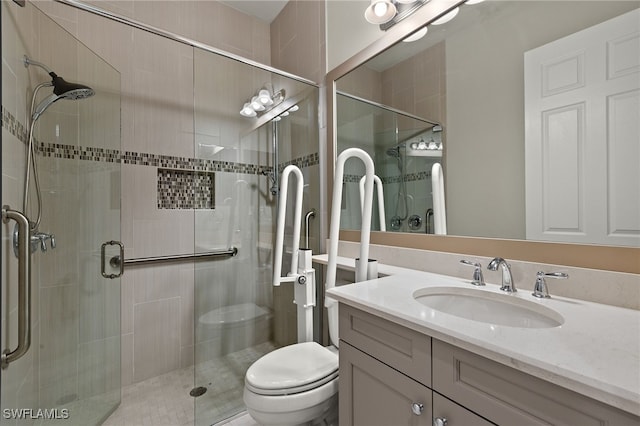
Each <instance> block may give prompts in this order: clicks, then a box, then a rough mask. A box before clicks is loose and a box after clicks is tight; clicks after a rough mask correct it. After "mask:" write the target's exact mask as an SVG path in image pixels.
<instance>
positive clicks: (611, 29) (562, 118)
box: [524, 9, 640, 246]
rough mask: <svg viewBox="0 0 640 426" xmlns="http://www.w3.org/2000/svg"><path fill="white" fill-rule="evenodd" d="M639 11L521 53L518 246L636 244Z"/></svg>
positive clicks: (639, 209) (639, 240)
mask: <svg viewBox="0 0 640 426" xmlns="http://www.w3.org/2000/svg"><path fill="white" fill-rule="evenodd" d="M639 27H640V10H638V9H636V10H634V11H632V12H629V13H626V14H624V15H621V16H619V17H616V18H613V19H611V20H609V21H606V22H604V23H601V24H598V25H595V26H593V27H590V28H587V29H585V30H583V31H579V32H577V33H575V34H572V35H570V36H567V37H564V38H562V39H559V40H556V41H554V42H552V43H549V44H547V45H544V46H542V47H539V48H536V49H533V50H530V51H528V52H526V53H525V58H524V60H525V120H526V123H525V132H526V135H525V147H526V148H525V149H526V151H525V153H526V155H525V158H526V162H525V164H526V224H527V239H534V240H546V241H564V242H576V243H596V244H608V245H626V246H640V124H639V123H640V28H639Z"/></svg>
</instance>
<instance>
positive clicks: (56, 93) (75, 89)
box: [23, 56, 95, 121]
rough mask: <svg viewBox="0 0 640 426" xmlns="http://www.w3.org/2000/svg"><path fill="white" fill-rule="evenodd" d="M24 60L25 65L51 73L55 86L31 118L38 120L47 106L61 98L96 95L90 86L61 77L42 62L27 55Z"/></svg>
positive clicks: (71, 98)
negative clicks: (70, 81)
mask: <svg viewBox="0 0 640 426" xmlns="http://www.w3.org/2000/svg"><path fill="white" fill-rule="evenodd" d="M23 60H24V66H25V67H28V66H29V65H35V66H37V67H40V68H42V69H43V70H45V71H46V72H47V73H48V74H49V76H51V84H50V85H51V86H53V94H51V95H49V96H47V97H46V98H45V99H43V100H42V101H41V102H40V103H39V104H38V106H36V107H35V109H34V111H33V115H32V116H31V119H32V120H33V121H36V120H37V119H38V118H39V117H40V116H41V115H42V113H43V112H44V111H45V110H46V109H47V108H49V107H50V106H51V105H52V104H53V103H54V102H56V101H58V100H60V99H70V100H76V99H84V98H88V97H90V96H93V95H95V92H94V91H93V89H92V88H90V87H89V86H85V85H84V84H79V83H69V82H68V81H66V80H65V79H63V78H62V77H59V76H58V75H57V74H56V73H55V72H53V71H52V70H51V69H50V68H49V67H47V66H46V65H44V64H42V63H40V62H37V61H34V60H32V59H30V58H29V57H27V56H25V57H24V59H23Z"/></svg>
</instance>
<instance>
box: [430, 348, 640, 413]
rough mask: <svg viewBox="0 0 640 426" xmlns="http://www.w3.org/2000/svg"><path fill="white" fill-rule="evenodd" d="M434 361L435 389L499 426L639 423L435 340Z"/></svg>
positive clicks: (553, 386) (578, 396) (514, 370)
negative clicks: (500, 425) (499, 425)
mask: <svg viewBox="0 0 640 426" xmlns="http://www.w3.org/2000/svg"><path fill="white" fill-rule="evenodd" d="M432 356H433V358H432V365H433V366H432V369H433V389H435V390H437V391H438V392H440V393H441V394H443V395H446V396H447V397H449V398H451V399H453V400H454V401H456V402H458V403H460V404H462V405H464V406H465V407H467V408H469V409H470V410H473V411H474V412H476V413H478V414H480V415H482V416H484V417H486V418H488V419H490V420H491V421H493V422H495V423H497V424H502V425H520V426H529V425H536V426H537V425H550V424H552V425H558V426H560V425H566V426H575V425H580V426H589V425H593V426H596V425H598V426H602V425H612V426H613V425H615V426H618V425H620V426H625V425H629V426H631V425H634V426H638V425H640V419H639V418H638V417H635V416H632V415H630V414H627V413H625V412H623V411H621V410H618V409H616V408H613V407H611V406H608V405H605V404H602V403H600V402H598V401H595V400H593V399H591V398H588V397H586V396H584V395H581V394H578V393H576V392H573V391H570V390H568V389H566V388H563V387H560V386H557V385H554V384H552V383H550V382H547V381H545V380H541V379H538V378H536V377H533V376H531V375H529V374H526V373H523V372H521V371H518V370H516V369H513V368H510V367H507V366H505V365H503V364H500V363H497V362H495V361H491V360H489V359H487V358H484V357H482V356H479V355H476V354H474V353H472V352H468V351H465V350H463V349H460V348H458V347H455V346H452V345H449V344H447V343H444V342H441V341H439V340H435V339H434V340H433V352H432ZM449 424H450V425H451V426H453V425H452V423H449Z"/></svg>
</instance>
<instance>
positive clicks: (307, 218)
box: [304, 209, 316, 248]
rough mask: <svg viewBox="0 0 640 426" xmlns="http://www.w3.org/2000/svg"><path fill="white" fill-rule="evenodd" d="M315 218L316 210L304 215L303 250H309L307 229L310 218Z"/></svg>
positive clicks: (308, 230)
mask: <svg viewBox="0 0 640 426" xmlns="http://www.w3.org/2000/svg"><path fill="white" fill-rule="evenodd" d="M314 217H316V209H311V210H309V211H308V212H307V214H305V215H304V242H305V248H311V247H310V246H309V233H310V229H309V221H310V220H311V218H314Z"/></svg>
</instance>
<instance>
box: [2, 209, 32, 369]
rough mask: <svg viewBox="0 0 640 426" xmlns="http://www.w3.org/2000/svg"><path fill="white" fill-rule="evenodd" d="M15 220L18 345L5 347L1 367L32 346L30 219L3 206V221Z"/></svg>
mask: <svg viewBox="0 0 640 426" xmlns="http://www.w3.org/2000/svg"><path fill="white" fill-rule="evenodd" d="M9 220H15V221H16V222H17V224H18V346H17V347H16V348H15V349H14V350H13V351H12V350H9V349H5V350H4V351H3V352H2V355H1V357H0V367H1V368H2V369H5V368H7V367H9V364H10V363H12V362H13V361H16V360H17V359H19V358H20V357H22V356H23V355H24V354H25V353H27V351H28V350H29V347H30V346H31V253H30V251H29V249H30V242H31V231H30V229H29V219H27V217H26V216H25V215H24V214H22V213H20V212H18V211H15V210H11V208H10V207H9V206H2V222H3V223H9Z"/></svg>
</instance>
